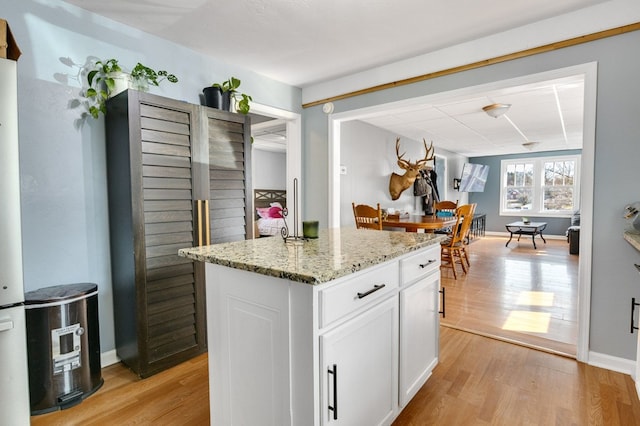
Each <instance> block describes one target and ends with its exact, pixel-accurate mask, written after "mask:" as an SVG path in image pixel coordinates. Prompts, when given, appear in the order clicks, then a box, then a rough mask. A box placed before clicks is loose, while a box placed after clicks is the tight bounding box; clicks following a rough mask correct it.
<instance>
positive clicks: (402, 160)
mask: <svg viewBox="0 0 640 426" xmlns="http://www.w3.org/2000/svg"><path fill="white" fill-rule="evenodd" d="M405 154H406V152H403V153H402V155H400V137H397V138H396V157H398V162H402V163H403V164H406V165H407V166H408V165H409V164H411V163H409V162H408V161H407V160H404V159H403V158H402V157H403V156H404V155H405Z"/></svg>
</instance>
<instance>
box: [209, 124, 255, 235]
mask: <svg viewBox="0 0 640 426" xmlns="http://www.w3.org/2000/svg"><path fill="white" fill-rule="evenodd" d="M243 132H244V128H243V124H242V123H235V122H230V121H222V120H216V121H215V124H213V123H212V124H210V125H209V177H210V181H209V185H210V199H211V202H210V222H211V243H212V244H216V243H222V242H228V241H239V240H244V239H245V238H246V212H245V190H244V188H245V174H244V170H245V164H244V162H245V155H244V135H243Z"/></svg>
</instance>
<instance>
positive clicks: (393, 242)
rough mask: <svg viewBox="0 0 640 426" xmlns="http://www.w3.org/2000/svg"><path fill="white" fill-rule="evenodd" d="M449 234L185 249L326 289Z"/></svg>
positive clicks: (326, 236)
mask: <svg viewBox="0 0 640 426" xmlns="http://www.w3.org/2000/svg"><path fill="white" fill-rule="evenodd" d="M445 238H446V237H445V236H444V235H440V234H427V233H416V232H397V231H373V230H366V229H355V228H333V229H321V230H320V232H319V235H318V238H317V239H310V240H305V241H302V242H301V243H298V244H295V243H285V242H284V241H283V240H282V238H281V237H280V236H275V237H266V238H258V239H254V240H245V241H236V242H233V243H223V244H215V245H211V246H203V247H193V248H184V249H180V250H179V251H178V254H179V255H180V256H182V257H188V258H190V259H194V260H199V261H201V262H209V263H215V264H218V265H223V266H228V267H231V268H236V269H243V270H246V271H251V272H256V273H259V274H263V275H270V276H274V277H278V278H284V279H289V280H292V281H298V282H302V283H308V284H314V285H315V284H321V283H324V282H327V281H331V280H334V279H336V278H340V277H343V276H346V275H349V274H351V273H353V272H356V271H359V270H361V269H365V268H367V267H370V266H373V265H377V264H379V263H382V262H385V261H387V260H390V259H393V258H395V257H399V256H402V255H404V254H407V253H410V252H412V251H415V250H418V249H420V248H424V247H427V246H430V245H434V244H439V243H440V241H442V240H443V239H445Z"/></svg>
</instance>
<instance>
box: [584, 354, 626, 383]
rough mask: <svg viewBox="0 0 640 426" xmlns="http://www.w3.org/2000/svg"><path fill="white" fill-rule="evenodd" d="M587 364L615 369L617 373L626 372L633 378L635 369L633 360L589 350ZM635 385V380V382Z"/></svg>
mask: <svg viewBox="0 0 640 426" xmlns="http://www.w3.org/2000/svg"><path fill="white" fill-rule="evenodd" d="M587 363H588V364H589V365H593V366H594V367H600V368H606V369H607V370H612V371H617V372H618V373H623V374H628V375H630V376H631V378H634V376H635V371H636V362H635V360H631V359H626V358H619V357H615V356H611V355H607V354H601V353H598V352H593V351H589V361H588V362H587ZM636 387H637V382H636Z"/></svg>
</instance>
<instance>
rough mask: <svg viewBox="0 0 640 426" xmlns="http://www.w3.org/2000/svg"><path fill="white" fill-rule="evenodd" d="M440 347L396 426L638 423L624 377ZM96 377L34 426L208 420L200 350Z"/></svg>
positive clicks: (500, 345)
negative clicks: (69, 403)
mask: <svg viewBox="0 0 640 426" xmlns="http://www.w3.org/2000/svg"><path fill="white" fill-rule="evenodd" d="M440 346H441V348H440V363H439V364H438V365H437V366H436V368H435V369H434V371H433V374H432V376H431V377H430V378H429V380H428V381H427V383H426V384H425V385H424V386H423V387H422V389H420V391H419V392H418V393H417V394H416V396H415V397H414V398H413V400H412V401H411V402H410V403H409V404H408V405H407V407H406V408H405V409H404V411H403V412H402V413H401V414H400V416H399V417H398V418H397V419H396V421H395V422H394V426H412V425H416V426H417V425H419V426H426V425H554V424H555V425H562V426H564V425H581V426H582V425H606V426H609V425H625V426H626V425H635V424H640V401H639V400H638V397H637V395H636V391H635V384H634V383H633V381H632V379H631V377H629V376H628V375H624V374H621V373H617V372H613V371H608V370H604V369H601V368H597V367H592V366H589V365H586V364H583V363H579V362H577V361H575V360H574V359H571V358H567V357H562V356H557V355H553V354H550V353H546V352H541V351H536V350H532V349H529V348H526V347H523V346H520V345H513V344H509V343H506V342H503V341H499V340H496V339H492V338H486V337H483V336H480V335H477V334H471V333H466V332H463V331H460V330H456V329H453V328H447V327H441V329H440ZM103 378H104V381H105V384H104V386H103V387H102V388H101V389H99V390H98V391H97V392H96V393H95V394H94V395H92V396H90V397H88V398H87V399H86V400H85V401H83V402H82V403H80V404H79V405H77V406H75V407H72V408H69V409H66V410H62V411H57V412H53V413H49V414H43V415H39V416H33V417H32V418H31V424H32V425H34V426H43V425H64V426H69V425H72V426H75V425H196V426H199V425H207V424H209V390H208V385H209V382H208V360H207V354H203V355H201V356H199V357H197V358H194V359H192V360H189V361H187V362H184V363H182V364H180V365H178V366H176V367H173V368H171V369H169V370H166V371H163V372H162V373H159V374H157V375H154V376H152V377H149V378H147V379H139V378H138V377H137V376H136V375H135V374H134V373H132V372H131V371H130V370H128V369H127V368H126V367H124V366H123V365H122V364H116V365H113V366H109V367H106V368H104V369H103Z"/></svg>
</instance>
